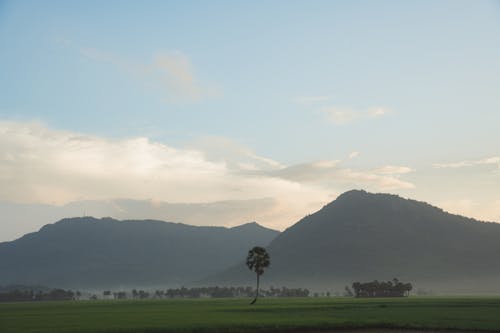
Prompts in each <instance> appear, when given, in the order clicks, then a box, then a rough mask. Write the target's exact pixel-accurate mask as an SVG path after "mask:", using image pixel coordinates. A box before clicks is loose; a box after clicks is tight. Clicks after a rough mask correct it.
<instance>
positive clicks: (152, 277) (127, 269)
mask: <svg viewBox="0 0 500 333" xmlns="http://www.w3.org/2000/svg"><path fill="white" fill-rule="evenodd" d="M277 234H278V231H275V230H272V229H269V228H265V227H262V226H260V225H258V224H257V223H250V224H244V227H243V228H234V227H233V228H227V227H205V226H202V227H198V226H191V225H187V224H182V223H172V222H163V221H158V220H124V221H119V220H115V219H112V218H101V219H97V218H93V217H79V218H66V219H62V220H60V221H58V222H56V223H53V224H48V225H45V226H43V227H42V228H41V229H40V230H39V231H38V232H34V233H29V234H26V235H24V236H23V237H21V238H18V239H17V240H14V241H8V242H3V243H0V259H2V260H0V272H2V274H0V284H11V283H22V284H41V285H48V286H55V287H88V288H93V287H96V288H97V287H111V286H116V285H127V286H148V285H162V286H179V285H181V284H185V283H189V282H190V281H192V280H196V279H198V278H199V276H203V275H209V274H213V273H214V272H215V271H217V270H220V269H223V268H225V267H227V266H229V265H232V264H235V263H237V262H238V261H239V260H240V259H241V258H242V257H244V255H245V254H246V252H247V251H248V249H249V248H250V247H251V246H254V245H255V243H256V242H257V243H261V245H267V243H269V241H270V240H271V239H272V238H274V237H275V236H276V235H277ZM213 258H217V260H213ZM211 259H212V260H211Z"/></svg>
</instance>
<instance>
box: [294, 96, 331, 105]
mask: <svg viewBox="0 0 500 333" xmlns="http://www.w3.org/2000/svg"><path fill="white" fill-rule="evenodd" d="M328 100H330V96H326V95H323V96H300V97H297V98H296V99H295V101H296V102H297V103H301V104H312V103H319V102H326V101H328Z"/></svg>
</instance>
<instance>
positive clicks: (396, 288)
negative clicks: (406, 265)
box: [352, 279, 413, 297]
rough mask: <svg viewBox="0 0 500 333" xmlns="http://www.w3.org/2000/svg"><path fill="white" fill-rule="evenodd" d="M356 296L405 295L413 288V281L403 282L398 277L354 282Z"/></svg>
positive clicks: (353, 287)
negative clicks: (386, 279) (389, 279)
mask: <svg viewBox="0 0 500 333" xmlns="http://www.w3.org/2000/svg"><path fill="white" fill-rule="evenodd" d="M352 289H353V290H354V296H355V297H404V296H409V295H410V291H411V290H412V289H413V286H412V284H411V283H403V282H400V281H399V280H398V279H393V280H392V281H382V282H379V281H377V280H375V281H372V282H365V283H361V282H354V283H353V284H352Z"/></svg>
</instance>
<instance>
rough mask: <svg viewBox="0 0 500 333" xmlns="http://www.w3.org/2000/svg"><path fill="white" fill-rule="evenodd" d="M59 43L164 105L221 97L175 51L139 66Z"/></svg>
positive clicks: (101, 52) (111, 55) (104, 53)
mask: <svg viewBox="0 0 500 333" xmlns="http://www.w3.org/2000/svg"><path fill="white" fill-rule="evenodd" d="M59 43H60V44H61V45H63V46H64V47H67V48H70V49H74V50H76V51H77V52H78V53H79V54H80V55H81V56H83V57H85V58H87V59H90V60H92V61H96V62H101V63H107V64H110V65H112V66H114V67H116V68H118V69H119V70H121V71H123V72H126V73H127V74H129V75H130V77H131V78H132V79H135V80H138V81H140V82H141V83H142V84H145V85H146V86H148V87H152V88H153V89H155V90H157V91H158V92H159V94H160V95H161V96H162V99H163V100H165V101H167V102H174V103H178V102H198V101H200V100H203V99H206V98H213V97H218V96H221V94H222V93H221V90H220V89H219V88H217V87H216V86H214V85H213V84H210V83H207V82H201V81H200V79H199V78H198V76H197V75H196V71H195V68H194V65H193V64H192V62H191V60H190V59H189V57H188V56H187V55H186V54H184V53H183V52H181V51H179V50H174V51H168V52H156V53H153V54H152V58H151V61H150V62H149V63H146V62H145V63H139V62H136V61H131V60H130V59H127V58H126V57H124V56H122V55H118V54H114V53H112V52H107V51H104V50H100V49H97V48H93V47H81V46H78V45H75V44H74V43H73V42H71V41H70V40H59Z"/></svg>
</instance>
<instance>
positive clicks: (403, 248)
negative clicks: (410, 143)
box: [205, 190, 500, 293]
mask: <svg viewBox="0 0 500 333" xmlns="http://www.w3.org/2000/svg"><path fill="white" fill-rule="evenodd" d="M268 251H269V253H270V255H271V267H270V269H269V270H268V271H267V272H266V273H265V274H264V276H263V278H262V279H261V282H262V283H264V285H273V284H274V285H278V286H279V285H288V286H301V287H310V288H311V287H312V288H315V287H316V288H334V289H337V290H339V288H342V287H343V286H344V285H350V284H351V283H352V282H353V281H372V280H374V279H378V280H388V279H392V278H394V277H397V278H399V279H400V280H403V281H408V282H413V283H414V285H416V287H421V288H426V289H433V290H434V291H437V292H448V293H476V292H496V293H498V292H500V224H498V223H487V222H479V221H476V220H473V219H470V218H466V217H462V216H458V215H452V214H449V213H446V212H444V211H443V210H441V209H439V208H436V207H433V206H431V205H429V204H427V203H424V202H418V201H415V200H407V199H403V198H401V197H399V196H396V195H389V194H372V193H367V192H364V191H357V190H355V191H349V192H346V193H344V194H342V195H340V196H339V197H338V198H337V199H336V200H335V201H333V202H331V203H330V204H328V205H326V206H324V207H323V208H322V209H321V210H319V211H318V212H316V213H314V214H312V215H309V216H306V217H304V218H303V219H302V220H300V221H299V222H298V223H296V224H295V225H293V226H292V227H290V228H288V229H287V230H285V231H284V232H283V233H281V234H280V235H279V236H278V237H277V238H276V239H274V240H273V241H272V242H271V244H270V245H269V246H268ZM254 278H255V277H254V276H253V274H252V273H251V272H250V271H248V269H247V268H246V267H245V266H244V264H240V265H237V266H235V267H233V268H231V269H229V270H227V271H225V272H223V273H221V274H218V275H216V276H212V277H211V278H209V279H207V280H205V283H209V284H210V283H224V284H245V283H251V282H252V281H253V279H254Z"/></svg>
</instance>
